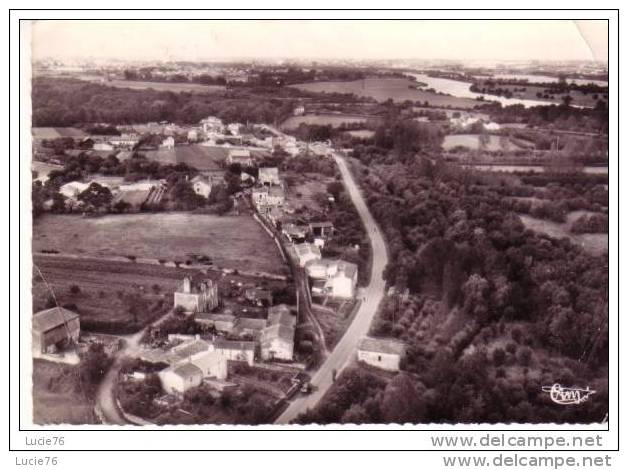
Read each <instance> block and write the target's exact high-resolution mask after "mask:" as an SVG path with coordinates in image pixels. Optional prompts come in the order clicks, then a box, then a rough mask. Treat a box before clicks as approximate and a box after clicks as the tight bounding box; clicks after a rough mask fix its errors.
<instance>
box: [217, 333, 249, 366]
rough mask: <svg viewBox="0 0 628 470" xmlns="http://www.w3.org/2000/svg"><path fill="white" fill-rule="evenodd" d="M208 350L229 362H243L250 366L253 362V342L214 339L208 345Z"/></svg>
mask: <svg viewBox="0 0 628 470" xmlns="http://www.w3.org/2000/svg"><path fill="white" fill-rule="evenodd" d="M210 350H211V351H215V352H216V353H218V354H220V355H221V356H223V357H224V358H225V359H227V360H230V361H245V362H246V363H247V364H248V365H250V366H252V365H253V363H254V362H255V342H254V341H229V340H225V339H216V340H214V341H213V342H211V343H210Z"/></svg>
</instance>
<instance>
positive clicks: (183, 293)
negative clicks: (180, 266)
mask: <svg viewBox="0 0 628 470" xmlns="http://www.w3.org/2000/svg"><path fill="white" fill-rule="evenodd" d="M174 306H175V307H182V308H183V309H184V310H185V311H186V312H190V313H196V312H210V311H211V310H213V309H215V308H216V307H217V306H218V284H217V283H215V282H214V281H212V280H211V279H206V280H203V281H200V282H194V280H193V279H192V278H191V277H189V276H185V277H184V278H183V283H182V284H181V287H180V288H179V289H177V291H176V292H175V293H174Z"/></svg>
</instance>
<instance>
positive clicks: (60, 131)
mask: <svg viewBox="0 0 628 470" xmlns="http://www.w3.org/2000/svg"><path fill="white" fill-rule="evenodd" d="M32 133H33V138H35V139H58V138H60V137H86V136H87V134H85V132H83V131H82V130H80V129H76V128H75V127H33V129H32Z"/></svg>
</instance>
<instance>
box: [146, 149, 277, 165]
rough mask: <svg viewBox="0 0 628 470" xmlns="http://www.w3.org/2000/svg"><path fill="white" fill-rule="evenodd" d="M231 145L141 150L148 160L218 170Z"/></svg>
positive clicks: (254, 151)
mask: <svg viewBox="0 0 628 470" xmlns="http://www.w3.org/2000/svg"><path fill="white" fill-rule="evenodd" d="M232 149H233V148H232V147H218V146H213V147H206V146H203V145H180V146H177V147H175V148H174V149H172V150H168V149H159V150H148V151H143V152H141V153H142V154H144V155H145V156H146V158H148V159H149V160H155V161H158V162H160V163H164V164H169V163H171V164H176V163H186V164H188V165H191V166H193V167H194V168H196V169H197V170H201V171H215V170H219V169H220V168H221V167H220V164H221V163H222V162H224V161H225V160H226V158H227V156H228V155H229V150H232ZM264 153H265V152H263V151H261V150H251V155H252V156H253V157H255V156H261V155H264Z"/></svg>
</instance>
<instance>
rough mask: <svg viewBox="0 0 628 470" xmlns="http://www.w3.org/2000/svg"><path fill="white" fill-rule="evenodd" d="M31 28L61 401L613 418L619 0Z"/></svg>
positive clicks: (180, 416) (38, 162) (110, 416)
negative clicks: (533, 15)
mask: <svg viewBox="0 0 628 470" xmlns="http://www.w3.org/2000/svg"><path fill="white" fill-rule="evenodd" d="M29 27H30V48H31V60H30V75H31V76H30V77H29V78H28V81H27V82H26V83H27V85H28V88H30V97H31V103H27V104H26V105H28V106H29V107H32V112H31V122H21V123H20V124H21V126H26V129H28V128H29V127H30V133H29V134H30V136H31V142H29V143H28V144H27V145H26V147H27V148H26V149H25V148H24V145H23V147H22V149H21V151H22V152H23V153H26V155H27V157H26V158H27V159H28V158H30V165H31V168H30V169H31V174H32V180H31V182H32V237H31V239H30V242H29V243H32V286H31V289H32V311H31V310H30V309H29V308H27V309H26V311H24V309H22V312H21V318H22V317H24V316H26V317H28V316H31V318H30V319H29V322H28V323H24V324H25V325H26V326H24V328H26V329H28V328H30V331H28V333H27V336H26V338H27V340H26V341H31V342H32V344H31V346H32V348H31V349H32V370H29V371H28V375H29V377H28V381H30V383H31V384H32V390H31V391H30V392H29V393H30V395H31V396H32V423H34V424H35V425H41V426H46V425H55V424H65V425H86V424H89V425H117V426H136V427H137V426H150V425H159V426H163V425H188V426H189V425H204V426H211V425H242V426H255V425H277V426H284V427H288V426H290V425H311V424H321V425H334V426H338V427H340V426H342V425H353V424H361V425H366V426H368V425H381V424H414V425H430V424H483V423H484V424H497V423H506V424H512V423H537V424H538V423H557V424H594V423H605V422H606V421H607V420H608V413H609V392H608V390H609V305H608V302H609V300H608V290H609V254H608V251H609V186H608V185H609V67H608V30H607V27H608V24H607V21H606V20H604V21H602V20H578V21H576V20H407V21H406V20H377V21H366V20H340V21H331V20H244V19H242V20H200V19H199V20H168V21H152V20H113V19H111V20H41V21H35V20H33V21H32V22H31V23H30V26H29ZM612 83H613V86H615V85H614V83H615V82H614V81H613V82H612ZM615 93H616V90H612V92H610V96H611V99H616V95H615ZM613 96H614V98H613ZM22 105H25V104H22ZM29 152H30V153H31V155H30V157H29V156H28V153H29ZM22 158H24V156H23V155H22ZM27 176H28V175H27ZM613 181H616V179H613ZM27 186H28V180H27ZM29 235H30V234H29ZM28 263H30V260H28ZM29 269H30V264H29ZM28 276H30V271H29V273H28ZM30 360H31V358H30V357H29V358H28V361H29V363H30ZM31 373H32V376H31ZM342 427H344V426H342Z"/></svg>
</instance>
